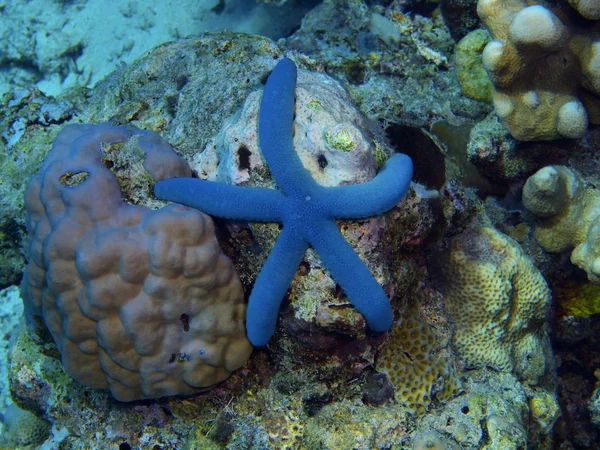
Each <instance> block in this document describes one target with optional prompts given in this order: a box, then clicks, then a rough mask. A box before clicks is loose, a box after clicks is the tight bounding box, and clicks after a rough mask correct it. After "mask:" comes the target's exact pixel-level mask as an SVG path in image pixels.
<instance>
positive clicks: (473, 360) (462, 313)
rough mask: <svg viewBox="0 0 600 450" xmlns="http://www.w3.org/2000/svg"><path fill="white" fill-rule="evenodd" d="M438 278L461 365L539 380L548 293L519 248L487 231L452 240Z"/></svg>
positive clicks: (541, 368) (465, 234) (544, 365)
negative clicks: (444, 285) (443, 288)
mask: <svg viewBox="0 0 600 450" xmlns="http://www.w3.org/2000/svg"><path fill="white" fill-rule="evenodd" d="M443 273H444V278H445V281H446V283H447V288H448V290H447V293H446V299H445V304H446V311H447V313H448V318H449V320H450V322H451V323H452V324H453V325H454V328H455V331H454V336H453V345H454V347H455V348H456V350H457V352H458V353H459V355H460V356H461V358H462V359H463V360H464V362H465V365H466V366H467V367H470V368H474V367H477V368H479V367H483V366H490V367H493V368H495V369H497V370H502V371H514V372H516V373H517V374H518V375H519V376H520V377H521V378H522V379H527V380H532V381H534V382H535V381H536V379H539V377H540V376H541V375H542V374H543V373H544V372H545V371H546V360H545V355H546V353H547V350H548V348H547V346H548V342H547V330H546V325H545V323H546V322H545V319H546V312H547V310H548V306H549V304H550V291H549V289H548V286H547V285H546V282H545V280H544V278H543V277H542V275H541V274H540V273H539V271H538V270H537V269H536V267H535V266H534V265H533V264H532V262H531V261H530V260H529V258H528V257H527V256H526V255H525V254H524V253H523V251H522V250H521V248H520V247H519V244H518V243H517V242H516V241H514V240H513V239H511V238H509V237H508V236H506V235H503V234H502V233H500V232H499V231H497V230H495V229H493V228H481V229H479V230H476V231H472V232H468V233H463V234H462V235H460V236H457V237H455V238H454V239H453V240H452V244H451V247H450V250H449V252H448V254H447V255H446V258H445V259H444V262H443ZM538 356H539V357H538ZM532 358H533V359H532ZM522 361H528V363H527V364H525V365H523V364H522Z"/></svg>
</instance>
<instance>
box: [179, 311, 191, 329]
mask: <svg viewBox="0 0 600 450" xmlns="http://www.w3.org/2000/svg"><path fill="white" fill-rule="evenodd" d="M179 321H180V322H181V326H182V327H183V331H190V316H188V315H187V314H182V315H180V316H179Z"/></svg>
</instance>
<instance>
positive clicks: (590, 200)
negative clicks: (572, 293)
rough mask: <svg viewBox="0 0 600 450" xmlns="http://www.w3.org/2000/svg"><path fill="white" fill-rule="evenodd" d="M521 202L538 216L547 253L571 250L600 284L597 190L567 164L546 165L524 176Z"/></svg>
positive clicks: (599, 196) (538, 234) (540, 239)
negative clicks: (525, 179)
mask: <svg viewBox="0 0 600 450" xmlns="http://www.w3.org/2000/svg"><path fill="white" fill-rule="evenodd" d="M523 204H524V205H525V207H526V208H527V209H528V210H529V211H530V212H531V213H533V214H534V215H535V216H536V217H537V218H538V220H537V222H536V226H535V231H534V236H535V238H536V240H537V241H538V242H539V243H540V245H541V246H542V247H543V248H544V249H545V250H546V251H548V252H563V251H565V250H571V249H573V252H572V253H571V261H572V262H573V264H575V265H577V266H578V267H580V268H581V269H583V270H584V271H585V272H586V273H587V275H588V278H589V279H590V281H592V282H594V283H597V284H600V190H598V189H597V188H595V187H593V186H589V185H588V184H587V183H585V181H584V180H583V179H582V178H581V176H580V175H579V174H578V173H576V172H575V171H573V170H572V169H570V168H568V167H566V166H558V165H557V166H546V167H544V168H542V169H540V170H538V171H537V172H536V173H535V174H533V175H532V176H531V177H529V178H528V179H527V182H526V183H525V185H524V186H523Z"/></svg>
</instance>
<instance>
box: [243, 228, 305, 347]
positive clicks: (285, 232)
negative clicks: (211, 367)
mask: <svg viewBox="0 0 600 450" xmlns="http://www.w3.org/2000/svg"><path fill="white" fill-rule="evenodd" d="M307 248H308V243H307V242H305V241H304V240H302V239H301V238H299V237H298V235H297V234H295V233H294V232H292V231H291V228H286V227H285V226H284V227H283V229H282V230H281V233H279V237H278V238H277V241H276V242H275V245H274V246H273V249H272V250H271V253H269V256H268V257H267V260H266V262H265V264H264V266H263V267H262V269H261V270H260V272H259V274H258V277H257V278H256V281H255V282H254V287H253V288H252V294H250V298H249V299H248V309H247V311H246V333H247V335H248V339H249V340H250V342H251V343H252V345H255V346H261V345H265V344H266V343H267V342H268V341H269V339H270V338H271V336H273V333H275V327H276V325H277V317H278V316H279V307H280V306H281V301H282V300H283V297H284V296H285V294H286V292H287V289H288V286H289V285H290V283H291V282H292V279H293V278H294V275H295V273H296V269H297V268H298V265H299V264H300V261H301V260H302V257H303V256H304V253H305V252H306V249H307Z"/></svg>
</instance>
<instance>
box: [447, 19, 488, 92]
mask: <svg viewBox="0 0 600 450" xmlns="http://www.w3.org/2000/svg"><path fill="white" fill-rule="evenodd" d="M491 39H492V38H491V36H490V33H488V32H487V31H486V30H475V31H471V32H470V33H469V34H467V35H466V36H465V37H464V38H462V39H461V41H460V42H459V43H458V44H457V45H456V53H455V55H454V64H455V70H456V78H457V79H458V83H459V84H460V88H461V90H462V93H463V94H464V95H466V96H467V97H469V98H472V99H474V100H479V101H482V102H487V103H490V102H491V101H492V82H491V81H490V80H489V78H488V75H487V72H486V71H485V69H484V67H483V63H482V62H481V53H482V52H483V49H484V48H485V46H486V45H487V44H488V42H490V41H491Z"/></svg>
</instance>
